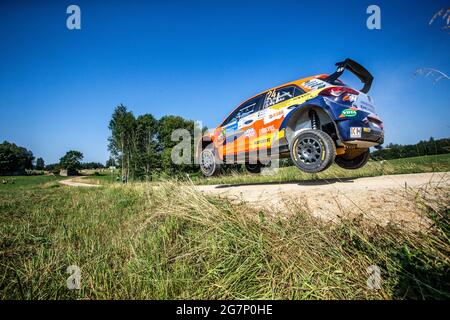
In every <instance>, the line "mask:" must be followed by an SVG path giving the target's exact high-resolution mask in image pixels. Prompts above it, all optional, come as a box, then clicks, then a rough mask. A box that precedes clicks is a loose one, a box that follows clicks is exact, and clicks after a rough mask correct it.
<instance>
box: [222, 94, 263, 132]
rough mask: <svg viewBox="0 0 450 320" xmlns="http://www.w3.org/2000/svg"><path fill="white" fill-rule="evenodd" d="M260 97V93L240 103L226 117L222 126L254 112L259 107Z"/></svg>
mask: <svg viewBox="0 0 450 320" xmlns="http://www.w3.org/2000/svg"><path fill="white" fill-rule="evenodd" d="M261 99H262V95H260V96H257V97H255V98H253V99H250V100H248V101H246V102H244V103H243V104H241V105H240V106H239V107H238V108H237V109H236V110H234V111H233V113H232V114H230V115H229V116H228V118H227V119H226V120H225V121H224V122H223V123H222V126H225V125H227V124H229V123H231V122H234V121H236V120H238V119H240V118H243V117H246V116H248V115H249V114H252V113H253V112H255V111H256V110H257V109H258V107H259V103H260V101H261Z"/></svg>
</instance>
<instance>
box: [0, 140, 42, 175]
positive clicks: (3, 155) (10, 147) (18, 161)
mask: <svg viewBox="0 0 450 320" xmlns="http://www.w3.org/2000/svg"><path fill="white" fill-rule="evenodd" d="M33 159H34V157H33V153H32V152H31V151H29V150H27V149H25V148H23V147H19V146H17V145H16V144H14V143H10V142H8V141H4V142H3V143H2V144H0V174H2V175H9V174H24V173H25V169H32V168H33Z"/></svg>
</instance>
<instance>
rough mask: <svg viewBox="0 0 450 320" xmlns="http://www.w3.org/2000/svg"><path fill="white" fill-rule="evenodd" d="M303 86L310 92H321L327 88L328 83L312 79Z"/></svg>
mask: <svg viewBox="0 0 450 320" xmlns="http://www.w3.org/2000/svg"><path fill="white" fill-rule="evenodd" d="M302 86H303V87H305V88H306V89H309V90H319V89H322V88H325V87H326V86H327V83H326V82H324V81H322V80H319V79H311V80H308V81H306V82H303V83H302Z"/></svg>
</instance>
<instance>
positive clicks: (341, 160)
mask: <svg viewBox="0 0 450 320" xmlns="http://www.w3.org/2000/svg"><path fill="white" fill-rule="evenodd" d="M369 159H370V151H369V149H367V150H365V151H364V152H362V153H361V154H360V155H358V156H356V157H354V158H352V159H348V156H346V155H342V156H337V157H336V158H335V159H334V162H336V164H337V165H338V166H339V167H341V168H344V169H349V170H356V169H359V168H362V167H364V165H365V164H366V163H367V161H369Z"/></svg>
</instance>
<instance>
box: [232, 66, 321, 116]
mask: <svg viewBox="0 0 450 320" xmlns="http://www.w3.org/2000/svg"><path fill="white" fill-rule="evenodd" d="M326 77H328V75H327V74H318V75H315V76H310V77H306V78H301V79H297V80H294V81H291V82H286V83H283V84H282V85H279V86H276V87H272V88H270V89H267V90H265V91H262V92H260V93H258V94H255V95H254V96H252V97H250V98H248V99H246V100H244V101H242V102H241V103H239V104H238V105H237V107H236V108H238V107H239V106H240V105H242V104H243V103H245V102H247V101H249V100H251V99H253V98H255V97H257V96H259V95H261V94H265V93H267V92H269V91H272V90H276V89H279V88H283V87H287V86H290V85H296V86H298V87H300V88H302V89H303V90H305V91H306V92H308V91H311V89H308V88H305V87H304V86H302V85H301V84H302V83H303V82H306V81H308V80H311V79H317V78H320V79H323V78H326ZM236 108H234V109H233V110H236Z"/></svg>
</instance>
